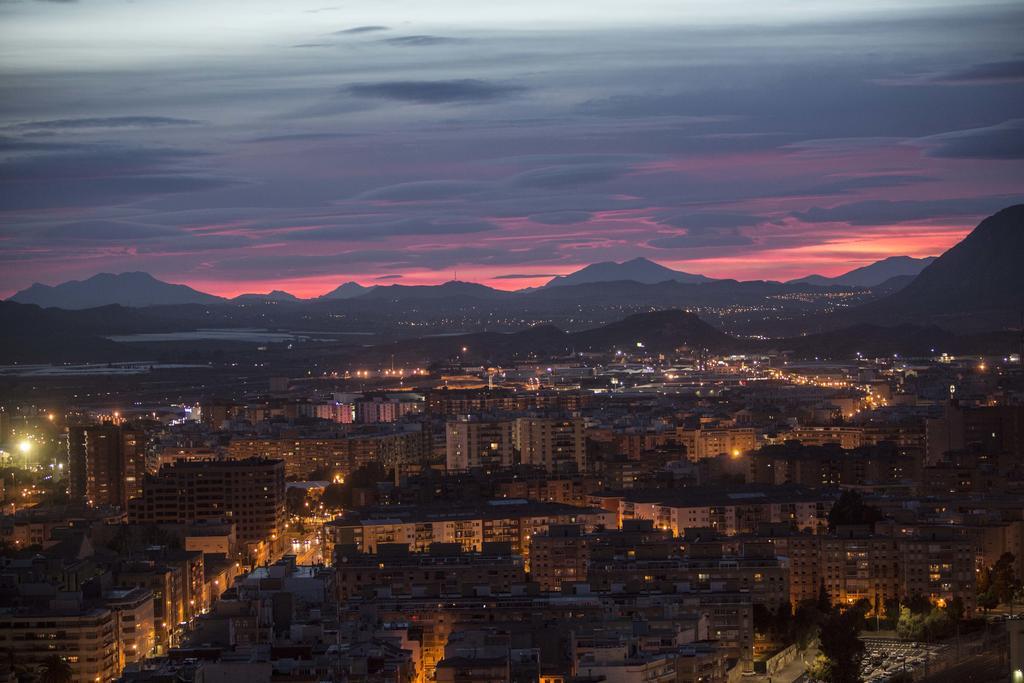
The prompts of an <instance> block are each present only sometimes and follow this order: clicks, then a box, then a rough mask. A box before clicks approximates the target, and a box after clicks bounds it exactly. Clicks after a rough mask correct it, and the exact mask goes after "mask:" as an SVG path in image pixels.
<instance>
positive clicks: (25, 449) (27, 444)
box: [18, 439, 32, 469]
mask: <svg viewBox="0 0 1024 683" xmlns="http://www.w3.org/2000/svg"><path fill="white" fill-rule="evenodd" d="M18 450H19V451H21V454H22V456H24V458H25V469H28V454H29V452H30V451H31V450H32V442H31V441H29V440H28V439H22V440H21V441H20V442H19V443H18Z"/></svg>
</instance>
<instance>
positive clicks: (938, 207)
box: [792, 195, 1018, 225]
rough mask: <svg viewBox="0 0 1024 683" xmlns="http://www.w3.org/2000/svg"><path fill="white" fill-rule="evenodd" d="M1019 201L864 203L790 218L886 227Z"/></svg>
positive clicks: (969, 213) (972, 212)
mask: <svg viewBox="0 0 1024 683" xmlns="http://www.w3.org/2000/svg"><path fill="white" fill-rule="evenodd" d="M1017 201H1018V198H1015V197H1012V196H1006V195H1001V196H998V197H958V198H956V199H924V200H912V199H906V200H898V201H889V200H882V199H878V200H866V201H862V202H851V203H849V204H840V205H838V206H833V207H831V208H823V207H814V208H811V209H808V210H807V211H796V212H794V213H793V214H792V215H793V217H794V218H797V219H799V220H801V221H803V222H805V223H849V224H850V225H886V224H889V223H905V222H908V221H917V220H935V219H945V218H949V217H958V216H977V215H983V214H986V213H990V212H993V211H996V210H997V209H1000V208H1003V207H1005V206H1008V205H1010V204H1014V203H1016V202H1017Z"/></svg>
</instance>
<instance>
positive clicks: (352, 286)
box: [317, 280, 376, 301]
mask: <svg viewBox="0 0 1024 683" xmlns="http://www.w3.org/2000/svg"><path fill="white" fill-rule="evenodd" d="M373 289H376V287H364V286H363V285H361V284H359V283H358V282H355V281H353V280H349V281H348V282H343V283H342V284H340V285H338V286H337V287H335V288H334V289H332V290H331V291H329V292H327V293H326V294H321V295H320V296H319V297H317V298H318V299H320V300H322V301H326V300H329V299H353V298H355V297H357V296H362V295H363V294H366V293H367V292H369V291H371V290H373Z"/></svg>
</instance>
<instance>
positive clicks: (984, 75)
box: [931, 59, 1024, 85]
mask: <svg viewBox="0 0 1024 683" xmlns="http://www.w3.org/2000/svg"><path fill="white" fill-rule="evenodd" d="M931 80H932V81H933V82H935V83H949V84H953V85H974V84H990V83H1012V82H1015V81H1024V59H1011V60H1007V61H1004V62H986V63H984V64H974V65H972V66H969V67H966V68H964V69H959V70H956V71H949V72H947V73H944V74H939V75H938V76H934V77H933V78H932V79H931Z"/></svg>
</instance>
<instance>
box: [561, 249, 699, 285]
mask: <svg viewBox="0 0 1024 683" xmlns="http://www.w3.org/2000/svg"><path fill="white" fill-rule="evenodd" d="M622 280H630V281H633V282H639V283H642V284H648V285H654V284H658V283H659V282H666V281H668V280H673V281H675V282H683V283H690V284H692V283H701V282H711V278H707V277H704V276H703V275H694V274H692V273H684V272H682V271H679V270H672V269H671V268H667V267H665V266H663V265H661V264H660V263H656V262H655V261H652V260H650V259H648V258H644V257H643V256H638V257H636V258H633V259H630V260H628V261H623V262H621V263H618V262H615V261H601V262H600V263H591V264H590V265H589V266H585V267H583V268H581V269H580V270H577V271H575V272H573V273H570V274H569V275H560V276H558V277H555V278H553V279H552V280H551V281H550V282H548V283H547V284H546V285H544V286H545V287H559V286H565V285H582V284H589V283H593V282H618V281H622Z"/></svg>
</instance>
